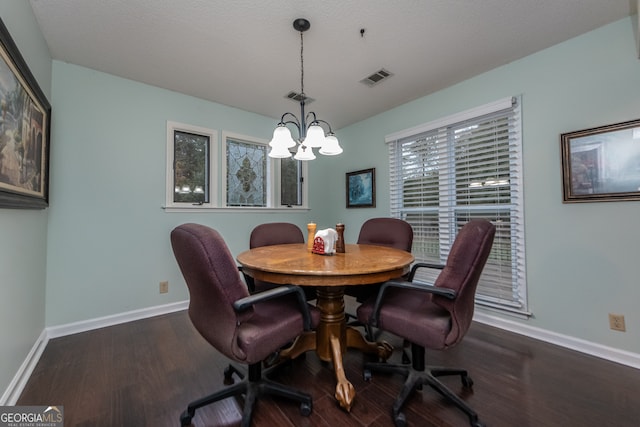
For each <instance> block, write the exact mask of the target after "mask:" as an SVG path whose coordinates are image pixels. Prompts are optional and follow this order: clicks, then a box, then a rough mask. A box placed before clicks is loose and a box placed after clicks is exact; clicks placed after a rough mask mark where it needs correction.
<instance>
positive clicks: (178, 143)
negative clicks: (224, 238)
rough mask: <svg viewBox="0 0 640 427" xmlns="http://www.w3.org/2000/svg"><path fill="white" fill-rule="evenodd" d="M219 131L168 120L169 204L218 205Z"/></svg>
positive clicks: (180, 205) (169, 205)
mask: <svg viewBox="0 0 640 427" xmlns="http://www.w3.org/2000/svg"><path fill="white" fill-rule="evenodd" d="M217 150H218V145H217V131H214V130H211V129H205V128H201V127H196V126H191V125H185V124H182V123H176V122H170V121H168V122H167V194H166V205H167V207H186V206H207V207H210V206H215V201H216V191H215V189H216V181H215V179H214V177H215V173H212V167H214V165H215V164H216V161H215V159H216V153H217Z"/></svg>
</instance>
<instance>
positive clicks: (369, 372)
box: [362, 369, 371, 382]
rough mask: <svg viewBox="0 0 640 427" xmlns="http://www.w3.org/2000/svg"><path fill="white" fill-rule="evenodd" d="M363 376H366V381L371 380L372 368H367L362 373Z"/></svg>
mask: <svg viewBox="0 0 640 427" xmlns="http://www.w3.org/2000/svg"><path fill="white" fill-rule="evenodd" d="M362 377H363V378H364V380H365V381H366V382H369V381H371V370H370V369H365V370H364V372H363V373H362Z"/></svg>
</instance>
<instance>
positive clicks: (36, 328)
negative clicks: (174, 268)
mask: <svg viewBox="0 0 640 427" xmlns="http://www.w3.org/2000/svg"><path fill="white" fill-rule="evenodd" d="M0 17H1V18H2V21H3V22H4V24H5V26H6V27H7V28H8V29H9V32H10V33H11V36H12V38H13V41H14V42H15V43H16V45H17V46H18V49H19V50H20V52H21V54H22V56H23V58H24V59H25V61H26V62H27V64H28V65H29V68H30V70H31V72H32V74H33V75H34V77H35V78H36V80H37V81H38V84H39V86H40V87H41V88H42V90H43V91H44V93H45V94H46V96H47V98H49V99H50V94H51V57H50V56H49V52H48V50H47V46H46V43H45V42H44V38H43V37H42V34H41V33H40V30H39V28H38V26H37V23H36V21H35V18H34V16H33V13H32V11H31V6H29V3H28V2H26V1H23V0H3V1H2V2H0ZM46 242H47V211H46V210H10V209H0V292H1V294H2V296H1V297H0V343H1V344H0V395H1V394H2V393H3V391H4V390H5V389H6V388H7V386H8V385H9V383H10V382H11V380H12V379H13V377H14V376H15V374H16V372H17V371H18V369H19V367H20V365H21V364H22V362H23V361H24V360H25V358H26V357H27V354H28V353H29V350H31V348H32V346H33V344H34V343H35V342H36V340H37V338H38V336H39V335H40V334H41V333H42V331H43V329H44V319H45V269H46Z"/></svg>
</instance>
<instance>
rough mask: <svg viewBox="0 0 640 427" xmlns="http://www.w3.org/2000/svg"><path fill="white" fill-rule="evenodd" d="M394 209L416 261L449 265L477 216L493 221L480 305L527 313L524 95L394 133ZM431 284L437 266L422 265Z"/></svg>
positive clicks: (391, 157) (391, 139)
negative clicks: (407, 228)
mask: <svg viewBox="0 0 640 427" xmlns="http://www.w3.org/2000/svg"><path fill="white" fill-rule="evenodd" d="M386 141H387V143H388V144H389V160H390V168H389V171H390V186H391V214H392V216H394V217H396V218H401V219H403V220H405V221H407V222H409V223H410V224H411V226H412V227H413V231H414V238H413V248H412V252H413V255H414V256H415V258H416V261H418V262H420V261H422V262H432V263H444V262H445V261H446V259H447V256H448V254H449V249H450V247H451V245H452V243H453V240H454V239H455V236H456V234H457V232H458V230H460V228H461V227H462V226H463V225H464V224H465V223H467V222H468V221H469V220H471V219H473V218H484V219H488V220H489V221H491V222H492V223H493V224H495V225H496V236H495V240H494V243H493V248H492V250H491V255H490V256H489V259H488V261H487V264H486V266H485V268H484V271H483V273H482V276H481V279H480V283H479V285H478V290H477V292H476V303H477V304H480V305H486V306H490V307H493V308H496V309H500V310H507V311H510V312H515V313H519V314H524V315H528V314H529V313H528V309H527V298H526V294H527V292H526V280H525V278H526V277H525V263H524V260H525V256H524V246H525V245H524V218H523V212H524V209H523V194H522V143H521V112H520V99H519V98H506V99H503V100H499V101H497V102H494V103H491V104H488V105H485V106H482V107H479V108H475V109H472V110H469V111H465V112H463V113H460V114H456V115H454V116H451V117H447V118H444V119H441V120H437V121H434V122H431V123H427V124H425V125H422V126H419V127H416V128H412V129H408V130H406V131H402V132H398V133H397V134H394V135H389V136H387V138H386ZM419 271H421V273H420V274H422V275H421V276H418V277H417V279H418V280H423V281H426V282H432V281H433V279H434V277H435V275H437V273H438V271H433V272H429V271H428V270H427V269H420V270H419Z"/></svg>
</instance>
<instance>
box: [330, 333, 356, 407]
mask: <svg viewBox="0 0 640 427" xmlns="http://www.w3.org/2000/svg"><path fill="white" fill-rule="evenodd" d="M331 351H332V352H333V367H334V369H335V372H336V380H337V381H338V384H337V385H336V394H335V395H334V396H335V398H336V399H337V400H338V402H340V406H342V407H343V408H344V409H345V410H346V411H347V412H348V411H351V405H353V399H354V398H355V397H356V389H355V388H353V384H351V383H350V382H349V380H347V376H346V374H345V373H344V366H343V364H342V346H341V345H340V340H339V339H338V337H336V336H332V337H331Z"/></svg>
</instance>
